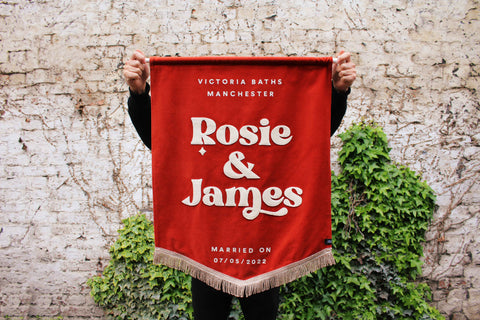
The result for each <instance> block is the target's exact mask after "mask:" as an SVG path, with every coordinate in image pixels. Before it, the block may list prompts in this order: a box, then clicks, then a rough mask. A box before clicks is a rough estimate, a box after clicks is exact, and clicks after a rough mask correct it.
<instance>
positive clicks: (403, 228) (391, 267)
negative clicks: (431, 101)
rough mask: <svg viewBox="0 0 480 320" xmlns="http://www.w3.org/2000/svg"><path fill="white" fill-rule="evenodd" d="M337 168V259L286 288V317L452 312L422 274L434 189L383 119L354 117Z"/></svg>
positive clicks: (334, 188) (334, 199)
mask: <svg viewBox="0 0 480 320" xmlns="http://www.w3.org/2000/svg"><path fill="white" fill-rule="evenodd" d="M340 138H341V139H342V142H343V147H342V150H341V151H340V152H339V156H338V161H339V164H340V167H341V171H340V173H339V174H338V175H336V174H335V173H332V233H333V234H332V237H333V253H334V256H335V260H336V262H337V263H336V265H334V266H331V267H327V268H324V269H321V270H319V271H318V272H317V273H314V274H311V275H309V276H307V277H304V278H302V279H300V280H298V281H295V282H293V283H291V284H288V285H286V286H284V287H283V302H282V304H281V311H282V319H305V320H306V319H444V318H443V317H442V316H441V315H440V313H439V312H438V311H437V310H436V309H434V308H433V307H431V306H430V305H429V304H428V300H429V299H430V298H431V296H430V289H429V287H428V286H427V285H426V284H424V283H419V282H417V281H416V280H417V277H418V276H419V275H420V274H421V268H422V261H421V257H422V255H423V246H422V244H423V242H424V240H425V238H424V236H425V232H426V231H427V228H428V225H429V222H430V221H431V219H432V215H433V212H434V209H435V195H434V193H433V190H432V189H431V188H430V187H429V186H428V185H427V184H426V183H425V182H424V181H422V180H421V178H420V177H419V176H418V175H416V174H415V173H414V172H413V171H411V170H410V169H408V168H407V167H405V166H401V165H397V164H394V163H392V161H391V158H390V148H389V146H388V141H387V137H386V135H385V134H384V132H383V131H382V129H381V128H380V127H379V126H377V125H375V124H367V123H360V124H354V125H353V126H352V127H351V128H349V130H347V131H346V132H344V133H342V134H340Z"/></svg>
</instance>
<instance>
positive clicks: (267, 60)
mask: <svg viewBox="0 0 480 320" xmlns="http://www.w3.org/2000/svg"><path fill="white" fill-rule="evenodd" d="M335 60H336V59H335V58H333V57H281V56H270V57H238V56H203V57H158V56H152V57H150V58H148V61H147V63H150V64H151V65H176V64H181V65H188V64H232V65H237V64H238V65H249V64H254V65H258V64H266V65H272V64H273V65H277V64H287V65H288V64H300V65H309V64H310V65H323V64H328V63H335Z"/></svg>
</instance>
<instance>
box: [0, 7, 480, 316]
mask: <svg viewBox="0 0 480 320" xmlns="http://www.w3.org/2000/svg"><path fill="white" fill-rule="evenodd" d="M479 17H480V4H479V2H478V1H468V0H458V1H455V2H451V1H443V0H440V1H407V0H394V1H372V0H370V1H369V0H349V1H343V2H341V3H339V2H338V1H331V0H325V1H308V0H292V1H286V0H285V1H282V0H270V1H264V0H262V1H245V0H224V1H220V0H217V1H215V0H204V1H189V2H185V1H178V0H157V1H133V0H125V1H113V0H112V1H105V0H104V1H88V0H78V1H61V0H52V1H46V0H43V1H41V0H39V1H26V0H7V1H1V2H0V84H1V87H2V89H1V91H0V130H1V131H0V132H1V134H0V256H1V258H0V316H10V317H35V316H39V317H55V316H62V317H64V318H70V319H80V318H99V319H101V318H103V311H102V310H101V309H99V308H97V307H96V306H95V305H94V303H93V301H92V299H91V298H90V296H89V288H88V287H87V286H86V284H85V282H86V280H87V279H88V278H89V277H91V276H92V275H94V274H96V273H97V272H99V271H100V270H102V268H103V267H104V265H105V264H106V262H107V260H108V257H109V255H108V248H109V246H110V244H111V243H112V242H113V241H114V240H115V236H116V230H117V229H118V228H119V226H120V220H121V219H123V218H126V217H128V216H130V215H133V214H136V213H137V212H138V211H146V212H150V210H151V206H152V200H151V183H150V179H151V176H150V173H149V172H150V154H149V151H147V150H146V148H145V147H144V146H143V145H142V144H141V142H140V141H139V139H138V137H137V135H136V133H135V131H134V129H133V127H132V125H131V123H130V120H129V119H128V116H127V114H126V108H125V106H126V99H127V87H126V85H125V84H124V81H123V79H122V65H123V63H124V61H125V60H126V59H127V58H128V56H129V55H131V53H132V52H133V51H134V50H135V49H137V48H138V49H142V50H143V51H144V52H145V53H146V54H147V55H176V54H178V55H181V56H198V55H246V56H251V55H256V56H262V55H300V56H303V55H333V54H334V53H335V52H337V51H339V50H341V49H347V50H349V51H351V52H352V53H353V54H354V57H353V58H354V61H355V63H356V64H357V66H358V73H359V77H358V80H357V81H356V83H355V85H354V88H353V91H352V94H351V96H350V100H349V111H348V113H347V116H346V118H345V120H344V125H343V128H345V127H347V126H348V125H349V124H350V123H352V122H356V121H358V120H359V119H372V120H375V121H377V122H378V123H380V124H381V125H382V126H383V127H384V128H385V131H386V133H387V136H388V138H389V140H390V144H391V146H392V148H393V151H392V156H393V158H394V160H395V161H397V162H399V163H402V164H405V165H408V166H409V167H411V168H412V169H414V170H415V171H417V172H419V173H421V174H422V175H423V177H424V178H425V179H426V180H427V182H428V183H429V184H430V185H431V186H432V187H433V188H434V190H435V192H436V194H437V196H438V210H437V211H436V213H435V220H434V222H433V224H432V226H431V228H430V231H429V232H428V242H427V243H426V246H425V266H424V277H425V281H427V282H428V283H429V284H430V285H431V287H432V289H433V293H434V295H433V297H434V301H433V304H434V305H435V306H436V307H437V308H438V309H439V310H441V311H442V313H444V314H445V315H446V316H447V318H450V319H456V320H461V319H470V320H471V319H480V316H479V314H478V310H480V245H479V240H480V236H479V233H478V227H479V211H480V186H479V182H478V180H479V177H480V129H479V128H478V124H479V119H480V116H479V111H480V104H479V93H478V91H477V89H478V87H479V84H480V82H479V73H480V56H479V52H480V36H479V31H480V22H479ZM333 145H334V147H335V148H338V147H339V146H340V143H339V140H338V138H334V139H333Z"/></svg>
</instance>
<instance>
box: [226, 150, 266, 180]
mask: <svg viewBox="0 0 480 320" xmlns="http://www.w3.org/2000/svg"><path fill="white" fill-rule="evenodd" d="M244 159H245V156H244V155H243V153H241V152H240V151H234V152H232V153H230V156H228V161H227V162H226V163H225V165H224V166H223V173H225V175H226V176H227V177H229V178H231V179H241V178H247V179H260V177H259V176H257V175H256V174H255V173H254V172H253V171H252V169H253V166H254V164H253V163H250V162H247V166H245V164H243V162H242V160H244ZM232 165H233V167H232ZM233 168H235V169H237V170H238V171H239V172H235V171H234V170H233Z"/></svg>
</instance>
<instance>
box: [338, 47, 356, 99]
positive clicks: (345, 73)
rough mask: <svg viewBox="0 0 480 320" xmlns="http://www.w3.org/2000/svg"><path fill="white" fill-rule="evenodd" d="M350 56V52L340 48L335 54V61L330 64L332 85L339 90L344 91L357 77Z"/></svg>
mask: <svg viewBox="0 0 480 320" xmlns="http://www.w3.org/2000/svg"><path fill="white" fill-rule="evenodd" d="M350 57H351V54H350V52H345V51H343V50H342V51H340V52H339V53H338V54H337V63H334V64H333V66H332V71H333V72H332V81H333V87H334V88H335V90H337V91H339V92H346V91H347V90H348V88H350V86H351V85H352V83H353V82H354V81H355V79H356V78H357V71H356V70H355V64H354V63H353V62H352V61H351V60H350Z"/></svg>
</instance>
